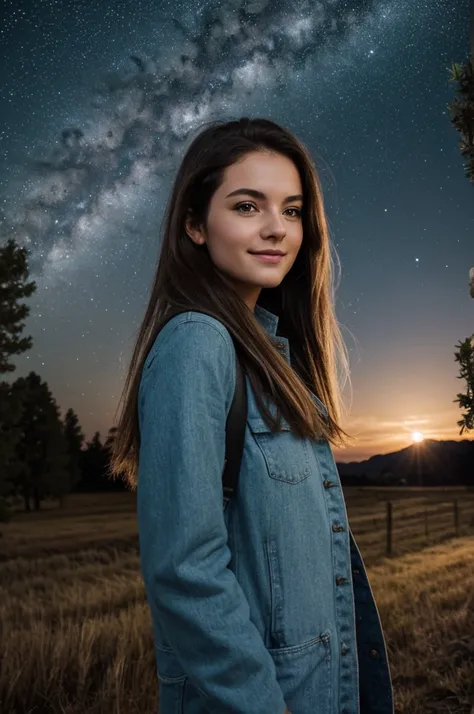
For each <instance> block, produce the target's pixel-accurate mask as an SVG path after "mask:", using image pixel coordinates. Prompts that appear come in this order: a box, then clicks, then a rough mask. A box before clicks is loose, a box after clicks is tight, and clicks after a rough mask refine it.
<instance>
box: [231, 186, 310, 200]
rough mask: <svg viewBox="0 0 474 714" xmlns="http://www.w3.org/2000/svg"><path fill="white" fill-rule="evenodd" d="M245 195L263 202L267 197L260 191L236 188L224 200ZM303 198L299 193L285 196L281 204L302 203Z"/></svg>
mask: <svg viewBox="0 0 474 714" xmlns="http://www.w3.org/2000/svg"><path fill="white" fill-rule="evenodd" d="M241 193H244V194H247V195H248V196H252V197H253V198H260V199H262V201H264V200H265V199H266V198H267V197H266V196H265V194H264V193H262V192H261V191H256V190H255V189H254V188H238V189H236V190H235V191H232V193H228V194H227V196H226V198H230V196H237V195H238V194H241ZM302 200H303V196H302V195H301V194H300V193H297V194H295V195H294V196H287V197H286V198H285V199H284V201H283V203H291V201H302Z"/></svg>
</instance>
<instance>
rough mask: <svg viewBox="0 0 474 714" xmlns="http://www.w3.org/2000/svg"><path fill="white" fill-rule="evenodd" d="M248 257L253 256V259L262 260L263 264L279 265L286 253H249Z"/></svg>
mask: <svg viewBox="0 0 474 714" xmlns="http://www.w3.org/2000/svg"><path fill="white" fill-rule="evenodd" d="M249 253H250V251H249ZM250 255H253V257H254V258H258V259H259V260H262V261H263V262H264V263H279V262H280V260H282V258H284V257H285V255H286V253H277V254H275V253H273V254H272V253H250Z"/></svg>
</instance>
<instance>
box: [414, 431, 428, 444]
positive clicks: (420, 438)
mask: <svg viewBox="0 0 474 714" xmlns="http://www.w3.org/2000/svg"><path fill="white" fill-rule="evenodd" d="M411 438H412V439H413V441H418V442H419V441H423V439H424V438H425V437H424V436H423V434H422V433H421V432H420V431H414V432H413V434H412V435H411Z"/></svg>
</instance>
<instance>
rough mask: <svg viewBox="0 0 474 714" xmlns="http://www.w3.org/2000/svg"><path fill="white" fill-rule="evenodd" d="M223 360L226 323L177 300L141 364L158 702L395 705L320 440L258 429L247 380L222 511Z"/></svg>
mask: <svg viewBox="0 0 474 714" xmlns="http://www.w3.org/2000/svg"><path fill="white" fill-rule="evenodd" d="M255 318H256V319H257V320H258V322H259V323H260V324H261V325H262V327H263V328H264V329H265V330H266V331H267V332H268V334H269V335H270V336H271V337H272V339H274V340H275V341H276V342H277V343H278V348H279V349H280V351H281V352H282V354H283V355H284V356H285V358H286V359H287V360H288V362H290V352H289V343H288V340H287V339H286V338H282V337H276V330H277V324H278V317H277V316H276V315H274V314H272V313H271V312H269V311H268V310H264V309H263V308H262V307H260V306H258V305H257V306H256V307H255ZM235 370H236V367H235V350H234V345H233V341H232V338H231V336H230V334H229V332H228V331H227V329H226V328H225V327H224V326H223V325H222V324H221V323H220V322H219V321H217V320H215V319H214V318H212V317H210V316H208V315H203V314H201V313H197V312H187V313H182V314H180V315H177V316H176V317H174V318H172V319H171V320H170V321H169V322H168V323H167V324H166V325H165V327H164V328H163V330H162V331H161V332H160V334H159V335H158V337H157V338H156V340H155V343H154V345H153V346H152V348H151V350H150V352H149V354H148V356H147V358H146V360H145V364H144V368H143V372H142V377H141V382H140V388H139V406H138V418H139V427H140V439H141V441H140V451H139V471H138V489H137V509H138V532H139V544H140V564H141V570H142V575H143V580H144V584H145V590H146V596H147V601H148V604H149V607H150V612H151V618H152V624H153V634H154V651H155V658H156V664H157V670H158V680H159V711H160V714H207V713H208V712H214V713H215V714H283V713H284V711H285V707H288V709H289V711H290V712H291V714H393V711H394V710H393V692H392V682H391V676H390V669H389V664H388V660H387V650H386V643H385V639H384V635H383V631H382V626H381V622H380V617H379V613H378V610H377V607H376V604H375V600H374V596H373V593H372V590H371V587H370V584H369V581H368V578H367V573H366V569H365V566H364V563H363V560H362V557H361V555H360V552H359V550H358V548H357V545H356V543H355V540H354V538H353V535H352V533H351V530H350V528H349V524H348V519H347V512H346V507H345V502H344V496H343V492H342V488H341V482H340V480H339V475H338V471H337V468H336V464H335V461H334V457H333V454H332V451H331V448H330V445H329V443H328V441H327V440H325V439H318V440H314V439H300V438H298V437H297V436H296V435H294V434H293V433H292V432H291V430H290V427H289V425H288V423H287V422H286V421H285V420H283V431H281V432H279V433H276V434H272V433H271V431H270V430H269V429H268V427H267V425H266V424H265V421H264V420H263V418H262V414H261V412H260V411H259V410H258V408H257V403H256V400H255V395H254V393H253V391H252V388H251V385H250V382H249V380H248V378H246V380H247V399H248V416H247V424H246V433H245V442H244V450H243V456H242V464H241V470H240V475H239V484H238V488H237V492H236V494H235V496H234V498H233V499H232V500H231V502H230V504H229V506H228V507H227V508H226V509H225V510H224V509H223V507H222V470H223V466H224V457H225V423H226V418H227V414H228V412H229V409H230V405H231V403H232V398H233V394H234V388H235V374H236V372H235ZM313 397H314V400H315V403H316V405H317V407H318V408H319V409H320V410H321V412H322V413H323V414H324V415H325V416H327V410H326V408H325V407H324V405H323V404H322V402H321V401H320V400H319V399H318V398H317V397H316V396H314V395H313ZM267 403H268V402H267ZM269 406H270V408H274V405H273V404H270V403H269Z"/></svg>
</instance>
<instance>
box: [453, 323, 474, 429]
mask: <svg viewBox="0 0 474 714" xmlns="http://www.w3.org/2000/svg"><path fill="white" fill-rule="evenodd" d="M456 347H459V350H458V351H457V352H455V353H454V355H455V359H456V361H457V362H459V364H460V367H459V376H458V379H465V380H466V393H465V394H462V393H460V394H458V396H457V399H454V400H453V401H455V402H459V407H460V408H461V409H466V410H467V411H466V412H465V414H463V416H462V419H460V420H459V421H458V426H460V427H461V431H460V434H463V432H464V431H466V430H471V429H474V336H473V337H467V338H466V339H465V340H464V342H460V343H459V344H457V345H456Z"/></svg>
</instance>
